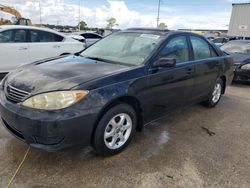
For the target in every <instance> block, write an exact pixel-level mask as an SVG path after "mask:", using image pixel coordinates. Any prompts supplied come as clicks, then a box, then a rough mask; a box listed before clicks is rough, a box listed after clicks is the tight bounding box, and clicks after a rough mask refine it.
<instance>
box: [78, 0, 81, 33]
mask: <svg viewBox="0 0 250 188" xmlns="http://www.w3.org/2000/svg"><path fill="white" fill-rule="evenodd" d="M80 21H81V0H79V20H78V30H79V31H80V30H81V26H80Z"/></svg>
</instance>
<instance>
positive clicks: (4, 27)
mask: <svg viewBox="0 0 250 188" xmlns="http://www.w3.org/2000/svg"><path fill="white" fill-rule="evenodd" d="M9 29H34V30H41V31H48V32H51V33H55V34H57V35H61V36H63V37H66V36H65V35H64V34H62V33H59V32H57V31H55V30H53V29H49V28H44V27H35V26H25V25H2V26H0V31H2V30H9Z"/></svg>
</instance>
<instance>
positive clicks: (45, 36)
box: [30, 30, 64, 42]
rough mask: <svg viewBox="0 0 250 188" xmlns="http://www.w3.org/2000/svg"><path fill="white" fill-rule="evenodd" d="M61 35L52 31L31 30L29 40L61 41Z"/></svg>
mask: <svg viewBox="0 0 250 188" xmlns="http://www.w3.org/2000/svg"><path fill="white" fill-rule="evenodd" d="M63 39H64V38H63V37H62V36H60V35H57V34H54V33H50V32H46V31H39V30H31V31H30V41H31V42H61V41H63Z"/></svg>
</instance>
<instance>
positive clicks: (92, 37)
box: [80, 32, 103, 47]
mask: <svg viewBox="0 0 250 188" xmlns="http://www.w3.org/2000/svg"><path fill="white" fill-rule="evenodd" d="M80 36H82V37H84V38H85V41H86V47H88V46H90V45H92V44H94V43H95V42H97V41H98V40H101V39H102V38H103V36H101V35H99V34H96V33H90V32H88V33H87V32H86V33H81V34H80Z"/></svg>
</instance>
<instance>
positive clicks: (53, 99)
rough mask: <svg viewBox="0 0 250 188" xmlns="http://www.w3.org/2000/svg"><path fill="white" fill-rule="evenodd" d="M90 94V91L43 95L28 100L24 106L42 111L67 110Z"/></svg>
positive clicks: (57, 92) (56, 92) (59, 92)
mask: <svg viewBox="0 0 250 188" xmlns="http://www.w3.org/2000/svg"><path fill="white" fill-rule="evenodd" d="M87 94H88V91H81V90H79V91H55V92H49V93H42V94H38V95H35V96H33V97H30V98H28V99H26V100H25V101H24V102H23V103H22V105H23V106H26V107H29V108H35V109H42V110H59V109H63V108H67V107H69V106H71V105H73V104H75V103H77V102H78V101H80V100H81V99H82V98H84V97H85V96H86V95H87Z"/></svg>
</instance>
